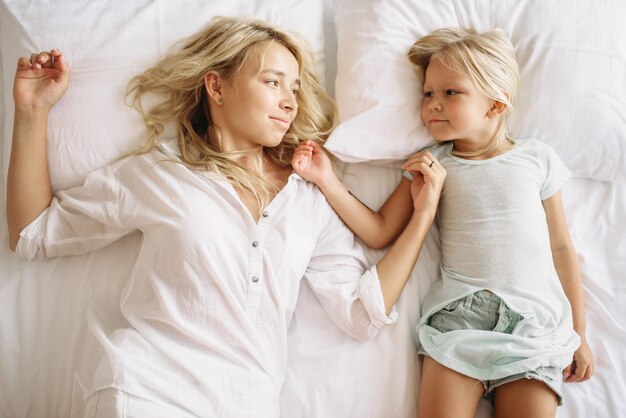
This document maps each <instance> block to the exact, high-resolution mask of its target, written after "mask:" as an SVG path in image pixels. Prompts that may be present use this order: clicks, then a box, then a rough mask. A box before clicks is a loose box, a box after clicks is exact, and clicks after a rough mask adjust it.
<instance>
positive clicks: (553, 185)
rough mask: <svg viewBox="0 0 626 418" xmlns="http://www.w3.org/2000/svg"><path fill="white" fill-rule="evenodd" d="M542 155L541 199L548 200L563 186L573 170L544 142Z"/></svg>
mask: <svg viewBox="0 0 626 418" xmlns="http://www.w3.org/2000/svg"><path fill="white" fill-rule="evenodd" d="M542 157H543V158H542V162H543V171H544V180H543V184H542V185H541V191H540V195H541V200H546V199H548V198H550V197H552V196H554V194H555V193H556V192H558V191H559V190H560V189H561V187H563V185H564V184H565V182H566V181H567V179H568V178H569V177H570V175H571V172H570V170H569V169H568V168H567V167H566V166H565V164H564V163H563V161H562V160H561V158H559V156H558V155H557V154H556V152H555V151H554V149H553V148H552V147H550V146H549V145H546V144H543V152H542Z"/></svg>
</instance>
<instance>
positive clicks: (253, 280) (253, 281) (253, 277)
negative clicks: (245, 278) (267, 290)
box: [251, 276, 259, 283]
mask: <svg viewBox="0 0 626 418" xmlns="http://www.w3.org/2000/svg"><path fill="white" fill-rule="evenodd" d="M251 280H252V283H256V282H258V281H259V278H258V277H257V276H252V279H251Z"/></svg>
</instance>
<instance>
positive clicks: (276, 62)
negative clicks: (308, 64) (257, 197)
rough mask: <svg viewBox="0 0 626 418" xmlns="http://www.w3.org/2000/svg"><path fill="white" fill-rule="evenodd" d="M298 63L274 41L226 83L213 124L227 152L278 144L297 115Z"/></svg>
mask: <svg viewBox="0 0 626 418" xmlns="http://www.w3.org/2000/svg"><path fill="white" fill-rule="evenodd" d="M298 70H299V68H298V62H297V61H296V58H295V57H294V56H293V54H292V53H291V52H289V50H288V49H287V48H285V47H284V46H283V45H281V44H279V43H277V42H272V43H271V44H270V45H269V47H268V48H259V49H257V51H256V52H253V53H252V54H251V55H250V57H249V58H248V60H247V61H246V62H245V63H244V65H243V67H242V68H241V70H240V71H239V73H238V74H236V75H235V76H234V77H233V79H231V80H227V81H225V82H223V85H222V88H221V93H222V97H221V98H222V104H220V105H217V106H214V105H212V106H214V112H213V113H214V122H215V125H216V126H217V128H218V129H219V131H220V134H221V137H222V141H223V142H222V144H223V149H224V151H235V150H248V149H254V148H260V147H274V146H276V145H278V144H279V143H280V142H281V141H282V139H283V137H284V136H285V133H286V132H287V130H288V129H289V127H290V126H291V122H293V120H294V119H295V117H296V114H297V112H298V103H297V100H296V99H297V93H298V89H299V88H300V80H299V78H298V74H299V71H298Z"/></svg>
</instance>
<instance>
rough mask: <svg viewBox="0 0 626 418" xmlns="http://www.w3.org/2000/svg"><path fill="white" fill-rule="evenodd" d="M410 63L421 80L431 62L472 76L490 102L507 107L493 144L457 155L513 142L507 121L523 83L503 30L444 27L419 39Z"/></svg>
mask: <svg viewBox="0 0 626 418" xmlns="http://www.w3.org/2000/svg"><path fill="white" fill-rule="evenodd" d="M408 57H409V61H411V63H413V64H414V65H415V68H416V72H417V74H418V77H419V79H420V81H421V82H422V83H423V82H424V76H425V73H426V69H427V68H428V64H429V63H430V61H431V59H433V58H437V59H439V60H440V61H441V62H442V63H443V64H444V65H446V66H447V67H449V68H450V69H452V70H454V71H458V72H459V73H461V74H465V75H467V76H468V77H470V78H471V79H472V80H473V81H474V84H475V85H476V86H477V88H478V89H479V90H480V91H481V92H482V93H483V94H484V95H485V96H487V97H488V98H489V99H491V100H494V101H496V102H500V103H503V104H505V105H506V109H505V112H504V113H503V114H502V116H501V117H500V120H499V122H498V130H497V131H496V135H495V136H494V138H493V139H492V140H491V142H490V143H489V144H488V145H487V146H486V147H485V148H483V149H481V150H478V151H475V152H467V153H462V152H455V154H456V155H460V156H463V157H472V156H477V155H481V154H484V153H487V152H489V151H491V150H493V149H495V148H497V147H499V146H500V145H501V144H502V143H503V142H504V141H506V140H511V141H512V140H513V139H512V138H511V137H510V135H509V133H508V131H507V120H508V117H509V116H510V114H511V111H512V109H513V105H514V104H515V102H516V99H517V90H518V88H519V83H520V74H519V66H518V64H517V59H516V57H515V50H514V48H513V45H512V44H511V41H510V40H509V38H508V37H507V36H506V34H505V33H504V31H502V30H501V29H494V30H491V31H488V32H484V33H478V32H476V30H474V29H464V28H443V29H438V30H436V31H434V32H432V33H430V34H429V35H426V36H424V37H422V38H420V39H418V40H417V41H416V42H415V43H414V44H413V45H412V46H411V48H410V49H409V52H408Z"/></svg>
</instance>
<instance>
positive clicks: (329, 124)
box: [126, 17, 337, 210]
mask: <svg viewBox="0 0 626 418" xmlns="http://www.w3.org/2000/svg"><path fill="white" fill-rule="evenodd" d="M273 42H277V43H279V44H280V45H282V46H284V47H285V48H287V49H288V50H289V51H290V52H291V53H292V54H293V56H294V57H295V59H296V61H297V62H298V67H299V78H300V80H301V86H300V89H299V91H298V98H297V101H298V113H297V116H296V118H295V119H294V121H293V123H292V124H291V127H290V128H289V130H288V131H287V133H286V134H285V136H284V138H283V140H282V141H281V143H280V144H279V145H277V146H276V147H273V148H266V149H265V152H266V153H267V154H268V155H269V157H270V158H271V159H272V160H274V161H275V162H277V163H279V164H281V165H283V166H287V165H289V164H290V161H291V157H292V155H293V152H294V150H295V148H296V146H297V145H298V142H299V141H300V140H303V139H311V140H314V141H316V142H318V143H319V144H323V143H324V142H325V141H326V139H327V137H328V135H329V134H330V132H331V130H332V129H333V127H334V126H335V120H336V113H337V112H336V105H335V103H334V101H333V100H332V99H331V98H330V96H328V95H327V94H326V93H325V92H324V90H323V88H322V87H321V85H320V84H319V81H318V79H317V76H316V75H315V70H314V68H315V61H314V59H313V54H312V53H311V51H310V48H309V47H308V45H307V44H306V43H305V42H304V41H303V40H299V39H296V38H295V37H294V36H292V35H290V34H287V33H286V32H283V31H281V30H279V29H277V28H275V27H273V26H271V25H269V24H267V23H266V22H263V21H260V20H253V19H243V18H227V17H216V18H214V19H213V20H212V21H211V22H210V23H209V24H208V25H207V26H206V27H205V28H203V29H202V30H200V31H199V32H197V33H196V34H194V35H192V36H190V37H188V38H186V39H184V40H183V41H181V42H180V43H178V44H177V45H175V47H174V48H172V49H171V50H170V51H168V52H167V53H166V54H165V55H164V56H163V57H162V58H161V59H160V60H159V62H158V63H157V64H156V65H154V66H153V67H152V68H149V69H148V70H146V71H145V72H144V73H142V74H139V75H137V76H135V77H133V78H132V79H131V80H130V83H129V85H128V89H127V92H126V96H127V98H129V99H130V101H131V104H132V105H133V106H135V107H136V108H137V109H138V110H139V111H140V112H141V113H142V115H143V118H144V121H145V123H146V126H147V128H148V140H147V142H146V145H145V147H144V148H143V149H142V151H143V152H148V151H150V150H152V149H154V148H155V147H156V146H157V145H158V142H159V137H160V136H161V135H162V134H163V131H164V129H165V125H166V124H167V123H169V122H174V123H175V125H176V129H177V140H178V145H179V148H180V153H181V160H182V162H183V163H184V164H185V165H187V166H188V167H190V168H193V169H199V170H208V171H211V172H215V173H218V174H221V175H223V176H225V177H226V178H228V179H229V181H231V183H233V185H234V186H238V187H241V188H243V189H245V190H248V191H250V192H251V193H252V194H253V195H254V196H255V198H256V199H257V202H258V204H259V210H263V208H265V207H266V206H267V205H268V204H269V202H270V201H271V199H272V198H273V196H274V195H275V194H276V191H277V188H276V187H275V186H274V185H273V184H272V183H271V182H270V181H268V180H267V179H266V178H265V176H264V175H263V171H262V164H263V163H262V159H261V158H257V160H258V161H257V162H256V169H255V170H251V169H249V168H247V167H245V166H244V165H243V164H241V163H239V160H240V158H241V157H243V156H244V155H248V153H246V152H242V151H239V152H225V151H224V150H223V149H222V146H221V143H220V136H219V133H218V132H216V130H215V129H214V128H215V127H214V126H213V123H212V121H211V116H210V112H209V100H208V95H207V93H206V88H205V83H204V79H205V76H206V75H207V74H208V73H209V72H211V71H214V72H216V73H217V74H219V75H220V76H221V77H222V78H224V79H226V80H232V79H233V77H235V76H236V75H237V74H238V72H239V70H240V69H241V68H242V66H243V65H244V63H246V62H247V60H248V59H250V58H251V57H257V56H258V55H257V54H261V55H260V56H261V57H262V55H263V53H264V52H265V51H267V48H268V47H269V46H270V45H271V44H272V43H273ZM255 53H256V54H255ZM261 59H262V58H261ZM152 95H155V96H156V102H155V101H153V100H154V98H153V97H152ZM148 96H150V99H151V100H150V103H151V106H150V108H149V109H144V106H143V103H144V101H145V100H143V99H145V98H147V97H148Z"/></svg>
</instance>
